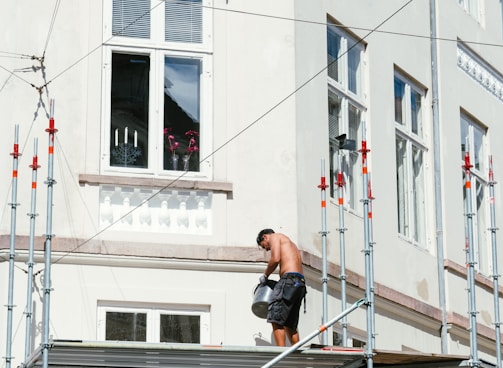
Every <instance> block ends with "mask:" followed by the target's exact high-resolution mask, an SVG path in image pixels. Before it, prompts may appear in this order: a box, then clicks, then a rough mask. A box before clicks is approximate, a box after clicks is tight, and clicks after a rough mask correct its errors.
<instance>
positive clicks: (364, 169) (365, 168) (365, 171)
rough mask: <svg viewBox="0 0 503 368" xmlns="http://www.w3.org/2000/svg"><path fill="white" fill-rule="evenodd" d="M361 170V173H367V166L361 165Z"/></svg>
mask: <svg viewBox="0 0 503 368" xmlns="http://www.w3.org/2000/svg"><path fill="white" fill-rule="evenodd" d="M362 172H363V174H367V166H363V168H362Z"/></svg>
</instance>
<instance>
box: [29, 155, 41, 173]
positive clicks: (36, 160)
mask: <svg viewBox="0 0 503 368" xmlns="http://www.w3.org/2000/svg"><path fill="white" fill-rule="evenodd" d="M30 167H31V168H32V169H33V170H37V169H38V168H39V167H40V165H39V164H38V156H33V163H32V164H31V165H30Z"/></svg>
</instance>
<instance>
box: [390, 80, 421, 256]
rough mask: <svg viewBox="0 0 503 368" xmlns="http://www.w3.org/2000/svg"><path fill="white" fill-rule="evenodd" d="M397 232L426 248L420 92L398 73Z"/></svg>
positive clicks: (396, 95)
mask: <svg viewBox="0 0 503 368" xmlns="http://www.w3.org/2000/svg"><path fill="white" fill-rule="evenodd" d="M394 96H395V131H396V138H395V150H396V188H397V203H398V206H397V210H398V233H399V234H401V235H402V236H403V237H404V238H405V239H407V240H409V241H411V242H413V243H414V244H416V245H418V246H422V247H425V246H426V209H425V198H426V194H425V156H426V151H427V148H426V144H425V142H424V132H423V129H424V122H423V114H422V107H423V98H424V90H423V89H420V88H419V87H418V86H416V85H414V84H413V83H412V82H411V81H410V80H409V79H407V78H406V77H405V76H402V75H400V74H398V73H397V74H395V77H394Z"/></svg>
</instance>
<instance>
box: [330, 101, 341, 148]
mask: <svg viewBox="0 0 503 368" xmlns="http://www.w3.org/2000/svg"><path fill="white" fill-rule="evenodd" d="M341 104H342V101H341V98H340V97H339V96H337V95H336V94H335V93H332V92H328V130H329V131H328V134H329V137H330V139H335V138H336V137H338V136H339V135H340V133H339V132H340V131H341V129H342V127H341V123H342V121H341V107H342V105H341Z"/></svg>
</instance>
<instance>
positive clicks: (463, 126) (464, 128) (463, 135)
mask: <svg viewBox="0 0 503 368" xmlns="http://www.w3.org/2000/svg"><path fill="white" fill-rule="evenodd" d="M469 126H470V124H469V123H468V121H467V120H466V119H465V118H464V117H463V116H461V124H460V130H461V160H463V161H464V159H465V151H466V143H467V140H468V131H469Z"/></svg>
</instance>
